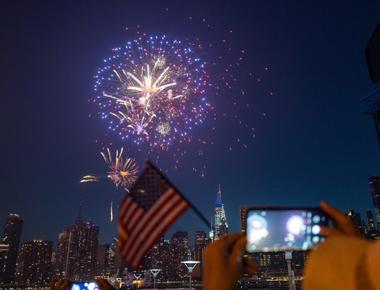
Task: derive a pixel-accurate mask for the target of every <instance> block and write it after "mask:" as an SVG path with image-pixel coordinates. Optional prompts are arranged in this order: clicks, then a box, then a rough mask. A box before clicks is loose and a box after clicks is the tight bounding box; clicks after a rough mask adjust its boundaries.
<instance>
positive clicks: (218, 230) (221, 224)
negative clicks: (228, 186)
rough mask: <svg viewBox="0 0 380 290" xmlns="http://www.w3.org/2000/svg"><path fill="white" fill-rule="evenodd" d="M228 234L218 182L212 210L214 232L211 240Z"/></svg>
mask: <svg viewBox="0 0 380 290" xmlns="http://www.w3.org/2000/svg"><path fill="white" fill-rule="evenodd" d="M227 234H228V223H227V217H226V212H225V210H224V204H223V201H222V190H221V187H220V184H219V190H218V193H217V196H216V201H215V210H214V233H213V240H220V239H221V238H223V237H224V236H226V235H227Z"/></svg>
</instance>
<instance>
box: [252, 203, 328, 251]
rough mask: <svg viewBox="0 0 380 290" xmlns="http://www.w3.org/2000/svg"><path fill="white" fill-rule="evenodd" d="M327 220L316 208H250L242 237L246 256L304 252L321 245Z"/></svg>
mask: <svg viewBox="0 0 380 290" xmlns="http://www.w3.org/2000/svg"><path fill="white" fill-rule="evenodd" d="M328 224H329V219H328V218H327V216H326V215H325V214H324V213H323V211H322V210H321V209H320V208H275V207H251V208H249V209H248V210H247V216H246V233H247V246H246V250H247V252H249V253H254V252H279V251H307V250H310V249H312V248H313V247H314V246H315V245H317V244H319V243H320V242H322V241H324V237H323V236H322V235H321V233H320V232H321V227H322V226H328Z"/></svg>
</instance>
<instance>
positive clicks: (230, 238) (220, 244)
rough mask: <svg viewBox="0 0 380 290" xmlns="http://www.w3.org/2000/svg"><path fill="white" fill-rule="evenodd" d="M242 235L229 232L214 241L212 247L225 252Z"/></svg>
mask: <svg viewBox="0 0 380 290" xmlns="http://www.w3.org/2000/svg"><path fill="white" fill-rule="evenodd" d="M242 236H243V235H241V234H230V235H227V236H226V237H224V238H223V239H221V240H219V241H216V242H214V243H213V244H214V247H215V248H217V249H219V250H223V251H226V252H231V251H232V248H233V246H234V244H235V243H236V241H237V240H238V239H239V238H241V237H242Z"/></svg>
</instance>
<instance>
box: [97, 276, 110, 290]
mask: <svg viewBox="0 0 380 290" xmlns="http://www.w3.org/2000/svg"><path fill="white" fill-rule="evenodd" d="M95 281H96V284H98V286H99V288H100V289H101V290H112V289H115V288H114V287H113V286H112V285H111V284H110V283H109V282H108V281H107V280H106V279H102V278H95Z"/></svg>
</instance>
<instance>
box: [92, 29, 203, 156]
mask: <svg viewBox="0 0 380 290" xmlns="http://www.w3.org/2000/svg"><path fill="white" fill-rule="evenodd" d="M208 78H209V76H208V75H207V73H206V70H205V62H204V61H202V60H201V59H200V58H199V57H198V56H197V54H196V47H195V46H194V44H190V43H189V44H184V43H183V42H182V41H179V40H171V39H169V38H167V37H166V36H165V35H163V36H151V37H140V38H138V39H135V40H134V41H131V42H128V43H127V45H126V46H124V47H120V48H114V49H113V50H112V55H111V56H110V57H108V58H106V59H104V66H103V67H101V68H99V69H98V71H97V74H96V75H95V86H94V90H95V97H94V102H95V103H97V104H98V107H99V115H100V117H101V118H102V119H104V120H106V121H107V122H108V128H109V129H110V130H111V131H114V132H116V133H117V134H118V135H120V136H121V138H122V139H123V140H126V139H129V140H132V141H133V142H134V143H135V144H137V145H140V144H148V145H149V146H150V147H151V148H155V147H158V148H162V149H163V148H168V147H169V146H170V145H172V144H174V143H177V142H179V143H183V142H185V141H187V142H190V141H191V135H190V131H191V130H192V129H193V127H194V126H197V125H200V124H202V123H203V122H204V120H205V118H206V116H207V113H208V111H209V109H210V105H209V103H208V102H207V101H206V98H205V92H206V87H207V86H208Z"/></svg>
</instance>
